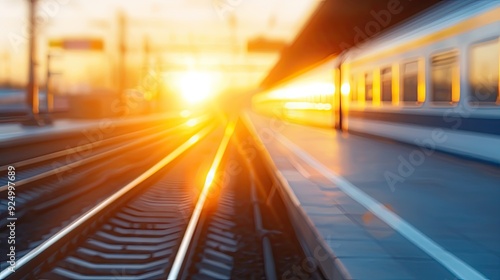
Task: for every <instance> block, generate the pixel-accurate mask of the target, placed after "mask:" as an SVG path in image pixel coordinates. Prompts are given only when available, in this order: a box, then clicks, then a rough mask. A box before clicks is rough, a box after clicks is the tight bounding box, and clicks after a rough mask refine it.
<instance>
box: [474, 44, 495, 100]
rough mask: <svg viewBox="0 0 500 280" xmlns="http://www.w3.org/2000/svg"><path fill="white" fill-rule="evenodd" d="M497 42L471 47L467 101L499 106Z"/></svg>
mask: <svg viewBox="0 0 500 280" xmlns="http://www.w3.org/2000/svg"><path fill="white" fill-rule="evenodd" d="M499 49H500V48H499V41H498V39H497V40H493V41H488V42H483V43H479V44H476V45H473V46H472V48H471V49H470V67H469V86H470V95H469V101H470V102H471V103H474V104H477V105H493V104H495V103H496V104H500V93H499V91H498V76H499V67H500V54H499Z"/></svg>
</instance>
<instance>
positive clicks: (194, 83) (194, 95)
mask: <svg viewBox="0 0 500 280" xmlns="http://www.w3.org/2000/svg"><path fill="white" fill-rule="evenodd" d="M176 80H177V87H178V90H179V91H180V94H181V96H182V98H183V99H184V101H186V102H188V103H189V104H199V103H201V102H203V101H206V100H207V99H208V98H210V97H211V96H212V95H213V94H214V93H215V89H216V88H215V86H216V82H217V77H216V75H214V74H213V73H210V72H199V71H190V72H185V73H181V74H179V76H178V77H177V79H176Z"/></svg>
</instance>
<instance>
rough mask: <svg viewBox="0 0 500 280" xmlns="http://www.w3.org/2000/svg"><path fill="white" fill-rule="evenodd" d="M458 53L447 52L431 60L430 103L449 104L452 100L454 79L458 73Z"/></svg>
mask: <svg viewBox="0 0 500 280" xmlns="http://www.w3.org/2000/svg"><path fill="white" fill-rule="evenodd" d="M457 62H458V52H457V51H449V52H445V53H440V54H437V55H434V56H433V57H432V59H431V67H432V71H431V88H432V101H434V102H446V103H451V102H453V101H458V100H454V98H453V97H454V96H453V90H454V85H453V84H454V79H455V78H454V77H455V76H456V74H457V73H458V65H457V64H458V63H457Z"/></svg>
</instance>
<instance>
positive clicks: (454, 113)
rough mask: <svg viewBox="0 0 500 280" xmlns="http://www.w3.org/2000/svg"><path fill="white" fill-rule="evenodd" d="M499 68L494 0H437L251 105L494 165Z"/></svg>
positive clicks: (499, 136) (499, 11)
mask: <svg viewBox="0 0 500 280" xmlns="http://www.w3.org/2000/svg"><path fill="white" fill-rule="evenodd" d="M499 68H500V1H469V0H464V1H446V2H444V3H440V4H438V5H435V6H433V7H432V8H430V9H428V10H426V11H424V12H422V13H419V14H417V15H416V16H414V17H412V18H410V19H408V20H406V21H405V22H403V23H401V24H398V25H397V26H395V27H393V28H390V29H388V30H385V31H383V32H381V33H380V34H378V35H377V36H376V37H373V38H371V39H369V40H367V41H365V42H363V43H362V44H360V45H358V46H355V47H352V48H351V49H348V50H346V51H344V52H343V53H342V54H340V55H338V56H336V57H332V58H329V59H327V60H325V61H323V62H322V63H320V64H319V65H316V66H315V67H312V68H311V69H309V70H307V71H305V72H304V73H302V74H301V75H299V76H297V77H295V78H294V79H290V80H288V81H286V82H284V83H282V84H280V85H278V86H277V87H274V88H272V89H270V90H267V91H265V92H262V93H260V94H258V95H256V96H255V97H254V98H253V103H252V104H253V108H254V109H255V110H256V111H258V112H262V113H265V114H268V115H273V116H278V117H281V118H284V119H288V120H292V121H299V122H301V123H307V124H314V125H323V126H330V127H332V126H333V125H335V126H337V127H342V129H344V130H348V131H353V132H359V133H364V134H371V135H376V136H380V137H385V138H391V139H395V140H398V141H402V142H407V143H411V144H416V145H420V146H424V147H426V148H427V149H428V150H429V151H431V150H434V149H439V150H443V151H447V152H452V153H456V154H460V155H463V156H468V157H474V158H478V159H481V160H485V161H489V162H493V163H496V164H500V92H499V88H500V84H499V83H500V82H499V81H500V77H499V76H500V71H499ZM325 77H326V78H325ZM319 85H321V86H319Z"/></svg>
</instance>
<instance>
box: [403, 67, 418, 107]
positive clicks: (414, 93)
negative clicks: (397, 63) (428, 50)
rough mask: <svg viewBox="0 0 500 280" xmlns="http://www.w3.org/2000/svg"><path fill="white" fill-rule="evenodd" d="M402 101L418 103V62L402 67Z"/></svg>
mask: <svg viewBox="0 0 500 280" xmlns="http://www.w3.org/2000/svg"><path fill="white" fill-rule="evenodd" d="M403 101H405V102H417V101H418V61H412V62H408V63H405V64H404V65H403Z"/></svg>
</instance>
